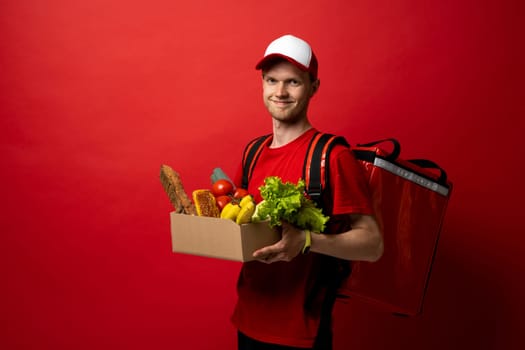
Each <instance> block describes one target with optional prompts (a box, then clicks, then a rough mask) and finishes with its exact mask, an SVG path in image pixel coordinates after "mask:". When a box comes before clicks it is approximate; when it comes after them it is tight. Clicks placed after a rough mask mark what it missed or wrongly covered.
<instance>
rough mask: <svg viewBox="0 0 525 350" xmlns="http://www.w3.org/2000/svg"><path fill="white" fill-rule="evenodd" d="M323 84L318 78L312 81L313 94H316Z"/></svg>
mask: <svg viewBox="0 0 525 350" xmlns="http://www.w3.org/2000/svg"><path fill="white" fill-rule="evenodd" d="M320 85H321V80H319V79H317V80H316V81H314V82H313V83H312V94H311V96H313V95H315V93H316V92H317V90H319V86H320Z"/></svg>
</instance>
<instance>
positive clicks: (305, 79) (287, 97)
mask: <svg viewBox="0 0 525 350" xmlns="http://www.w3.org/2000/svg"><path fill="white" fill-rule="evenodd" d="M318 86H319V81H318V80H317V81H315V82H312V81H311V80H310V76H309V74H308V73H307V72H304V71H302V70H300V69H299V68H297V67H296V66H294V65H293V64H291V63H289V62H287V61H281V62H278V63H276V64H274V65H272V66H271V67H269V68H268V69H266V70H263V99H264V104H265V106H266V108H267V109H268V111H269V112H270V114H271V115H272V117H273V118H274V119H275V120H278V121H280V122H283V123H289V124H293V123H295V122H297V121H299V120H302V119H304V118H306V112H307V109H308V103H309V101H310V98H311V97H312V96H313V95H314V93H315V92H316V91H317V88H318Z"/></svg>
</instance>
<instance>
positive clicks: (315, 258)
mask: <svg viewBox="0 0 525 350" xmlns="http://www.w3.org/2000/svg"><path fill="white" fill-rule="evenodd" d="M317 66H318V62H317V58H316V56H315V54H314V53H313V51H312V49H311V47H310V45H309V44H308V43H307V42H305V41H304V40H302V39H299V38H297V37H295V36H292V35H285V36H283V37H280V38H278V39H276V40H274V41H273V42H272V43H270V45H269V46H268V48H267V49H266V52H265V55H264V57H263V58H262V59H261V60H260V62H259V63H258V64H257V65H256V69H258V70H261V71H262V87H263V101H264V104H265V106H266V108H267V110H268V112H269V113H270V115H271V117H272V126H273V134H272V139H271V142H270V143H269V145H268V146H267V147H265V148H264V149H263V150H262V152H261V154H260V156H259V158H258V161H257V163H256V165H255V167H254V170H253V172H252V175H251V178H250V182H249V186H248V190H249V192H250V193H251V194H253V195H254V197H255V199H256V201H260V200H261V197H260V193H259V190H258V188H259V187H260V186H261V185H262V184H263V182H264V179H265V178H266V177H267V176H279V177H280V178H281V179H282V180H283V181H285V182H286V181H290V182H297V180H298V179H299V178H301V177H302V169H303V162H304V159H305V155H306V150H307V147H308V144H309V142H310V140H311V139H312V136H313V134H314V133H315V132H316V130H315V129H314V128H313V127H312V125H311V124H310V121H309V119H308V105H309V103H310V100H311V98H312V97H313V96H314V95H315V94H316V93H317V91H318V89H319V86H320V81H319V79H318V76H317V73H318V69H317ZM359 167H360V165H359V164H358V163H357V161H356V160H355V158H354V157H353V155H352V153H351V151H350V150H348V148H346V147H343V146H336V147H335V148H334V149H333V150H332V152H331V153H330V160H329V174H330V178H329V183H330V191H329V192H330V195H329V196H326V199H325V201H324V203H325V204H324V205H323V211H325V213H326V214H328V215H330V221H329V222H328V226H327V229H326V230H325V232H324V233H311V234H310V232H307V231H303V230H300V229H298V228H296V227H294V226H292V225H290V224H288V223H286V222H283V223H282V239H281V240H280V241H279V242H277V243H276V244H274V245H271V246H268V247H264V248H262V249H260V250H258V251H256V252H254V257H255V258H256V259H257V260H256V261H252V262H247V263H244V264H243V266H242V269H241V273H240V276H239V281H238V286H237V291H238V302H237V305H236V307H235V311H234V314H233V316H232V321H233V324H234V325H235V326H236V327H237V329H238V331H239V338H238V339H239V340H238V348H239V349H240V350H251V349H295V348H297V349H305V348H306V349H323V350H327V349H331V347H332V337H331V323H330V316H331V311H332V307H333V304H334V301H335V294H336V289H337V287H338V286H339V283H340V278H339V275H338V272H339V270H340V269H339V266H340V265H338V262H340V261H341V260H340V259H343V260H346V261H351V260H363V261H376V260H377V259H379V258H380V257H381V255H382V252H383V240H382V236H381V232H380V230H379V228H378V225H377V223H376V221H375V219H374V217H373V215H372V214H373V211H372V207H371V204H370V200H369V196H368V192H367V184H366V180H365V179H364V177H363V175H362V173H361V171H360V168H359ZM241 172H242V171H241V170H240V171H239V172H238V174H237V176H236V178H235V180H236V181H235V182H236V184H237V185H239V184H240V182H241V178H242V173H241ZM309 241H311V247H310V253H307V254H302V251H303V250H304V249H303V248H304V247H305V245H306V244H307V242H309Z"/></svg>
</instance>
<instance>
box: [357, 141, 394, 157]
mask: <svg viewBox="0 0 525 350" xmlns="http://www.w3.org/2000/svg"><path fill="white" fill-rule="evenodd" d="M387 141H388V142H390V143H392V145H393V148H392V152H391V153H390V154H389V155H387V156H386V157H385V160H387V161H389V162H393V161H395V160H396V159H397V158H398V157H399V155H400V154H401V144H400V143H399V141H397V140H396V139H394V138H386V139H382V140H378V141H372V142H367V143H358V144H357V145H356V146H357V147H373V146H376V145H378V144H380V143H383V142H387Z"/></svg>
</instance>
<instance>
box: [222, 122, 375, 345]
mask: <svg viewBox="0 0 525 350" xmlns="http://www.w3.org/2000/svg"><path fill="white" fill-rule="evenodd" d="M315 132H316V130H315V129H313V128H312V129H310V130H308V131H307V132H305V133H304V134H303V135H301V136H300V137H298V138H297V139H295V140H293V141H292V142H290V143H288V144H286V145H284V146H282V147H279V148H268V147H266V148H265V149H264V150H263V151H262V152H261V155H260V157H259V159H258V161H257V164H256V166H255V168H254V170H253V174H252V178H251V180H250V183H249V186H248V190H249V192H250V193H251V194H253V195H254V197H255V200H256V201H257V202H259V201H260V200H261V197H260V193H259V190H258V188H259V187H260V186H261V185H262V184H263V183H264V179H265V178H266V177H267V176H279V177H280V178H281V179H282V180H283V181H284V182H286V181H291V182H294V183H296V182H297V181H298V180H299V179H300V178H301V177H302V170H303V163H304V158H305V155H306V151H307V148H308V144H309V142H310V140H311V138H312V137H313V135H314V133H315ZM329 164H330V171H329V173H330V179H329V181H330V187H331V189H332V196H333V214H351V213H359V214H372V206H371V204H370V200H369V196H368V189H367V185H366V181H365V178H364V176H363V174H362V170H361V169H360V165H359V164H358V163H357V161H356V160H355V158H354V156H353V154H352V153H351V151H350V150H348V149H347V148H346V147H343V146H336V147H334V149H333V150H332V152H331V154H330V160H329ZM241 174H242V170H241V169H239V171H238V173H237V176H236V178H235V182H236V184H237V185H239V184H240V180H241ZM333 233H336V232H333ZM316 256H318V254H315V253H311V254H306V255H298V256H297V257H296V258H294V259H293V260H292V261H290V262H277V263H273V264H264V263H261V262H259V261H251V262H247V263H244V264H243V266H242V269H241V272H240V276H239V281H238V285H237V294H238V301H237V305H236V307H235V310H234V313H233V316H232V322H233V324H234V325H235V326H236V327H237V328H238V329H239V331H241V332H242V333H244V334H246V335H247V336H249V337H251V338H254V339H257V340H259V341H262V342H267V343H276V344H281V345H287V346H295V347H312V346H313V342H314V339H315V336H316V334H317V331H318V326H319V317H320V314H319V311H320V303H321V302H322V297H323V292H322V291H321V292H319V293H317V294H318V295H316V297H315V298H314V299H313V302H312V304H310V307H309V308H308V309H305V307H304V305H305V301H306V297H307V295H309V292H310V291H311V288H312V286H313V285H314V281H315V278H316V276H317V275H316V274H315V273H314V271H315V264H316V261H317V259H316Z"/></svg>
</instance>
